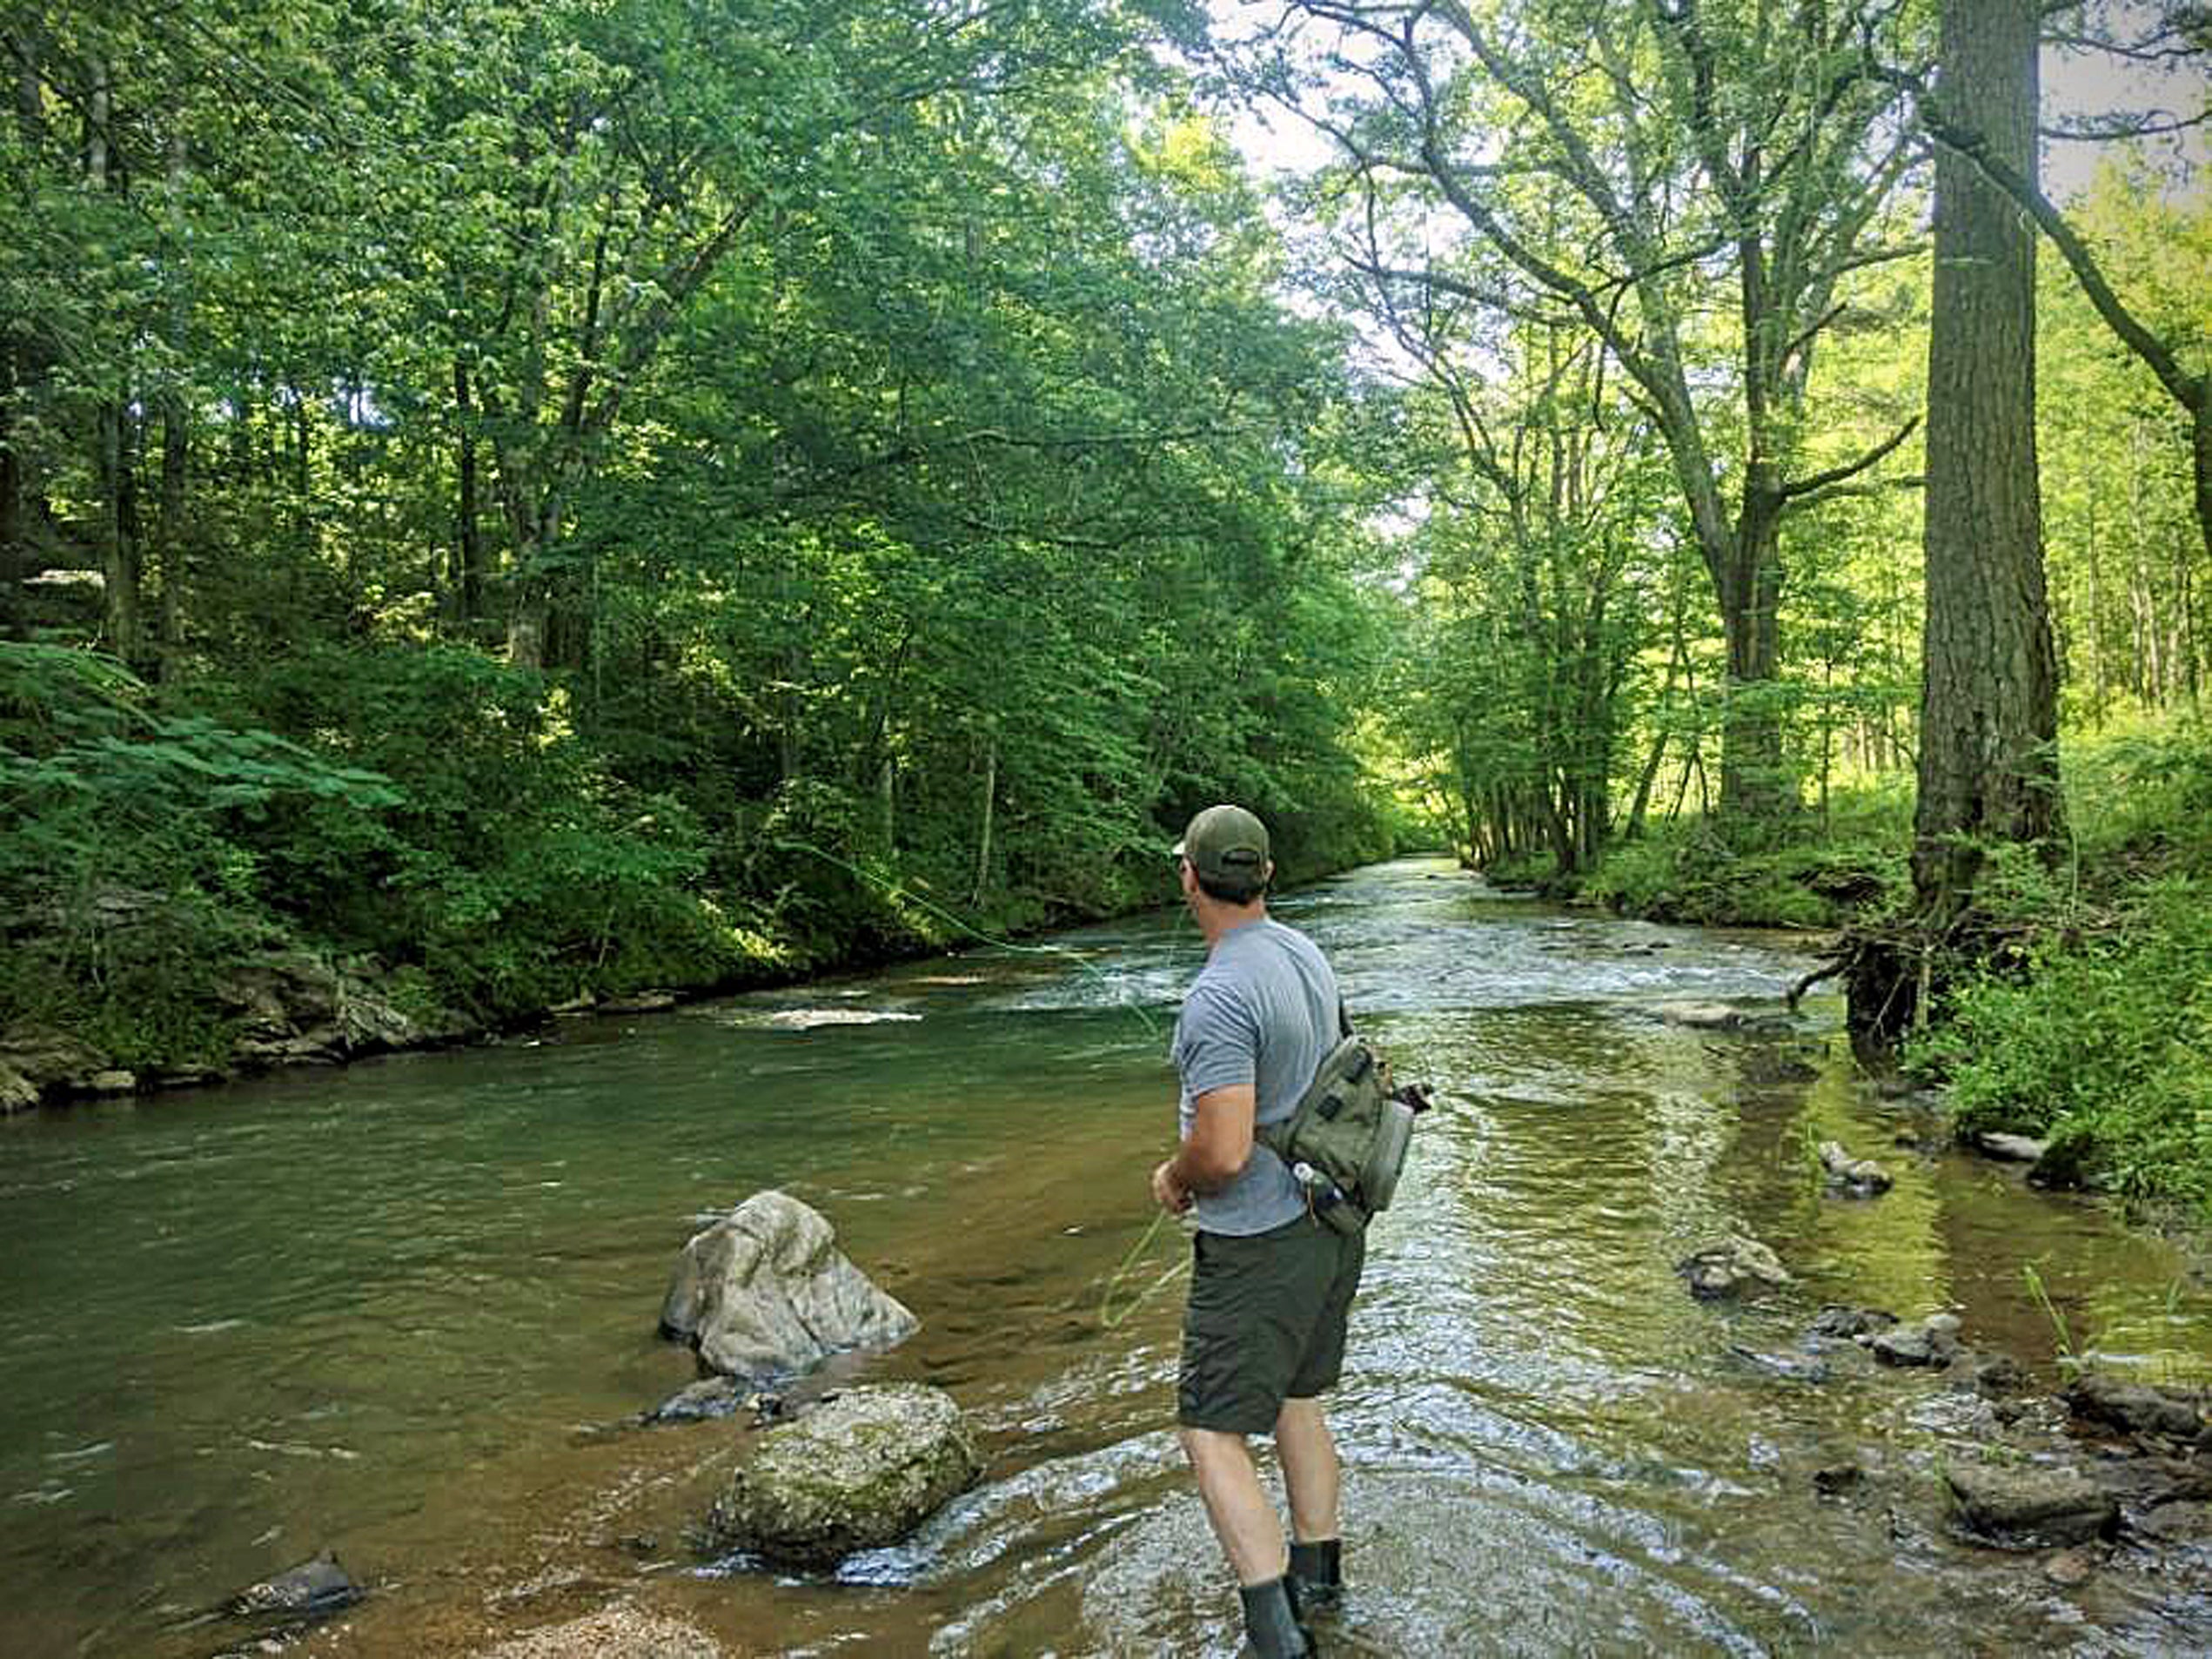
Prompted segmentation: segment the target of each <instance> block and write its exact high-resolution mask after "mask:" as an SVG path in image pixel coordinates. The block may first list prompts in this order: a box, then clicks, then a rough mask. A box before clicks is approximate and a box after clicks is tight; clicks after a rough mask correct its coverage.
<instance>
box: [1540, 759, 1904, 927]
mask: <svg viewBox="0 0 2212 1659" xmlns="http://www.w3.org/2000/svg"><path fill="white" fill-rule="evenodd" d="M1834 804H1835V810H1834V812H1833V815H1832V816H1831V820H1830V823H1829V826H1828V829H1827V831H1826V832H1825V833H1823V832H1822V831H1821V829H1820V823H1819V821H1818V820H1817V819H1814V818H1813V817H1811V816H1804V817H1801V818H1800V819H1799V820H1798V823H1799V825H1800V831H1801V833H1800V836H1798V837H1796V838H1793V839H1788V840H1785V841H1782V842H1781V843H1780V844H1776V845H1773V846H1769V847H1766V848H1765V849H1762V850H1759V851H1756V852H1746V851H1744V850H1741V849H1740V848H1739V846H1738V845H1736V844H1735V842H1734V839H1733V837H1728V838H1724V837H1723V836H1720V835H1719V834H1718V833H1716V830H1715V828H1714V826H1713V824H1712V823H1710V822H1709V821H1708V820H1706V819H1704V818H1702V817H1698V818H1689V819H1686V820H1684V821H1683V822H1681V823H1676V824H1669V825H1666V826H1663V827H1661V828H1659V829H1655V830H1654V831H1653V832H1652V834H1650V835H1649V836H1646V837H1645V838H1643V839H1641V840H1639V841H1633V842H1622V843H1615V844H1614V845H1613V846H1612V848H1610V849H1609V850H1607V852H1606V855H1605V862H1604V863H1602V864H1601V865H1600V866H1599V869H1598V870H1597V872H1596V873H1595V874H1594V875H1593V876H1592V877H1591V878H1590V880H1589V881H1588V882H1587V883H1585V886H1584V888H1583V892H1584V894H1585V897H1590V898H1592V899H1595V900H1597V901H1598V902H1599V903H1604V904H1607V905H1610V906H1611V907H1612V909H1614V910H1619V911H1622V912H1624V913H1626V914H1629V915H1632V916H1645V917H1654V918H1658V919H1664V920H1668V921H1676V922H1697V923H1711V924H1723V925H1732V926H1744V927H1800V928H1810V927H1833V926H1837V925H1840V924H1843V923H1845V922H1847V921H1849V920H1850V919H1852V917H1854V916H1857V915H1862V914H1879V913H1880V912H1881V911H1882V910H1884V909H1885V908H1887V906H1889V905H1892V904H1894V903H1898V902H1899V901H1900V898H1901V897H1904V896H1907V895H1909V894H1910V892H1911V890H1912V877H1911V872H1910V871H1909V870H1908V869H1907V864H1906V860H1905V855H1904V849H1905V846H1906V844H1907V842H1908V841H1909V839H1910V835H1911V824H1912V809H1911V805H1910V803H1909V802H1907V801H1904V800H1902V799H1900V797H1899V796H1898V794H1897V793H1896V792H1895V791H1894V790H1888V789H1865V790H1859V791H1853V792H1851V793H1849V794H1847V795H1839V796H1837V798H1836V801H1835V803H1834Z"/></svg>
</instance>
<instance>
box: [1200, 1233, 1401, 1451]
mask: <svg viewBox="0 0 2212 1659" xmlns="http://www.w3.org/2000/svg"><path fill="white" fill-rule="evenodd" d="M1191 1249H1192V1258H1191V1266H1190V1303H1189V1305H1188V1306H1186V1307H1185V1308H1184V1309H1183V1378H1182V1382H1181V1385H1180V1386H1179V1387H1178V1388H1177V1391H1176V1421H1177V1422H1179V1423H1181V1424H1182V1425H1183V1427H1185V1428H1216V1429H1220V1430H1223V1432H1225V1433H1228V1434H1267V1433H1269V1432H1270V1430H1272V1429H1273V1428H1274V1427H1275V1419H1276V1416H1277V1414H1278V1413H1280V1412H1281V1411H1282V1409H1283V1402H1284V1400H1305V1399H1309V1398H1310V1397H1311V1396H1313V1395H1315V1394H1321V1393H1324V1391H1326V1390H1328V1389H1330V1388H1332V1387H1335V1386H1336V1383H1337V1376H1338V1374H1340V1373H1341V1372H1342V1371H1343V1370H1344V1321H1345V1319H1346V1317H1347V1316H1348V1315H1349V1314H1350V1313H1351V1299H1352V1293H1353V1292H1355V1291H1357V1289H1358V1288H1359V1270H1360V1268H1361V1266H1363V1265H1364V1262H1365V1260H1366V1257H1367V1239H1366V1235H1365V1234H1364V1232H1355V1233H1350V1234H1347V1233H1342V1232H1337V1230H1336V1229H1335V1228H1334V1227H1331V1226H1326V1225H1325V1224H1324V1223H1322V1222H1319V1221H1316V1220H1314V1219H1312V1218H1311V1217H1310V1216H1303V1215H1302V1216H1299V1217H1297V1219H1294V1220H1290V1221H1286V1222H1284V1224H1283V1225H1282V1226H1279V1227H1277V1228H1275V1229H1273V1230H1272V1231H1271V1232H1259V1233H1254V1234H1252V1235H1251V1236H1250V1237H1249V1238H1235V1237H1232V1236H1230V1235H1229V1234H1227V1233H1221V1232H1202V1233H1200V1234H1199V1235H1198V1236H1197V1239H1196V1240H1195V1241H1194V1242H1193V1244H1192V1246H1191Z"/></svg>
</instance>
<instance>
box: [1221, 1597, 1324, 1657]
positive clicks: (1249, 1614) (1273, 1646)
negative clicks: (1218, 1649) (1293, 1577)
mask: <svg viewBox="0 0 2212 1659" xmlns="http://www.w3.org/2000/svg"><path fill="white" fill-rule="evenodd" d="M1237 1595H1239V1596H1241V1597H1242V1598H1243V1602H1244V1652H1245V1653H1246V1654H1248V1655H1250V1659H1304V1656H1306V1655H1309V1654H1310V1653H1312V1652H1313V1643H1312V1642H1310V1641H1308V1640H1307V1639H1306V1633H1305V1627H1304V1626H1303V1625H1301V1624H1300V1623H1299V1622H1298V1616H1297V1609H1294V1608H1292V1607H1291V1605H1290V1585H1289V1584H1288V1583H1287V1582H1285V1581H1284V1580H1282V1579H1279V1578H1270V1579H1269V1580H1268V1581H1267V1582H1266V1583H1264V1584H1250V1585H1247V1586H1245V1587H1244V1588H1243V1589H1240V1590H1238V1591H1237Z"/></svg>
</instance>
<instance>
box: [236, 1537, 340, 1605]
mask: <svg viewBox="0 0 2212 1659" xmlns="http://www.w3.org/2000/svg"><path fill="white" fill-rule="evenodd" d="M361 1595H362V1590H361V1587H360V1586H359V1584H356V1583H355V1582H353V1580H352V1578H351V1577H350V1576H349V1575H347V1573H346V1571H345V1568H343V1567H340V1566H339V1564H338V1557H337V1556H336V1555H332V1554H331V1553H330V1552H329V1551H327V1550H325V1552H324V1553H323V1554H321V1555H318V1556H316V1557H315V1559H314V1560H312V1561H309V1562H301V1563H300V1564H299V1565H298V1566H297V1567H293V1568H288V1569H286V1570H285V1571H284V1572H281V1573H278V1575H276V1576H275V1577H274V1578H266V1579H264V1580H262V1581H261V1582H260V1583H258V1584H256V1585H253V1586H251V1588H247V1589H243V1590H240V1591H239V1592H238V1594H237V1595H234V1596H232V1597H231V1599H230V1600H229V1601H228V1602H225V1603H224V1611H225V1612H226V1613H229V1614H231V1615H233V1616H234V1617H238V1618H272V1617H273V1618H302V1619H314V1618H321V1617H323V1616H324V1615H327V1614H332V1613H335V1612H337V1611H339V1609H341V1608H348V1607H351V1606H352V1605H353V1603H354V1602H358V1601H359V1600H360V1599H361Z"/></svg>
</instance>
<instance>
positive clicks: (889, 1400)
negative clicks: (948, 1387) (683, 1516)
mask: <svg viewBox="0 0 2212 1659" xmlns="http://www.w3.org/2000/svg"><path fill="white" fill-rule="evenodd" d="M981 1471H982V1465H981V1463H980V1462H979V1461H977V1459H976V1455H975V1444H974V1442H973V1441H972V1440H971V1438H970V1437H969V1431H968V1426H967V1424H966V1422H965V1421H963V1420H962V1416H961V1413H960V1407H958V1406H956V1405H955V1404H954V1403H953V1400H952V1396H951V1395H949V1394H946V1393H945V1392H944V1391H943V1390H942V1389H940V1388H932V1387H927V1386H926V1385H924V1384H922V1383H886V1384H881V1385H875V1386H871V1387H861V1388H852V1389H848V1390H847V1391H846V1392H845V1393H843V1394H835V1395H833V1396H831V1397H830V1398H829V1399H828V1400H825V1401H824V1402H823V1403H822V1404H821V1405H820V1406H818V1407H815V1408H814V1410H813V1411H811V1412H809V1413H808V1414H807V1415H805V1416H804V1417H801V1418H800V1419H799V1420H798V1421H796V1422H792V1423H786V1424H784V1425H782V1426H781V1427H776V1428H772V1429H769V1430H768V1431H767V1433H765V1434H763V1435H762V1436H761V1441H760V1444H759V1446H758V1447H756V1448H755V1449H754V1453H753V1454H752V1456H751V1457H749V1458H748V1459H747V1461H745V1463H744V1464H743V1465H742V1466H741V1468H739V1469H738V1471H737V1472H736V1474H734V1475H732V1476H731V1478H730V1483H729V1486H728V1487H727V1489H726V1490H725V1491H724V1492H723V1494H722V1495H721V1498H719V1499H718V1500H716V1501H715V1504H714V1508H713V1510H712V1511H711V1512H710V1513H709V1514H708V1515H707V1528H706V1530H707V1542H708V1545H709V1547H710V1548H714V1549H721V1550H727V1549H743V1550H750V1551H752V1552H753V1553H754V1554H756V1555H761V1556H763V1557H765V1558H766V1559H767V1560H769V1561H771V1562H781V1563H787V1564H789V1565H793V1566H798V1567H811V1568H821V1567H829V1566H833V1565H835V1563H836V1562H839V1561H841V1560H842V1559H843V1558H844V1557H845V1556H847V1555H851V1554H852V1553H853V1552H854V1551H855V1550H856V1549H875V1548H881V1546H883V1545H885V1544H891V1543H896V1542H897V1541H899V1540H900V1539H902V1538H903V1537H905V1536H906V1535H908V1533H910V1532H912V1531H913V1530H914V1529H915V1528H916V1527H918V1526H920V1525H921V1524H922V1521H925V1520H927V1519H928V1516H929V1515H931V1514H932V1513H933V1512H935V1510H936V1509H937V1508H938V1507H939V1506H940V1505H942V1503H944V1502H945V1501H946V1500H947V1499H948V1498H950V1497H952V1496H953V1495H954V1494H955V1493H958V1492H961V1491H962V1490H964V1489H965V1488H967V1487H969V1485H971V1484H972V1483H973V1482H974V1481H975V1477H976V1475H977V1474H979V1473H981Z"/></svg>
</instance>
